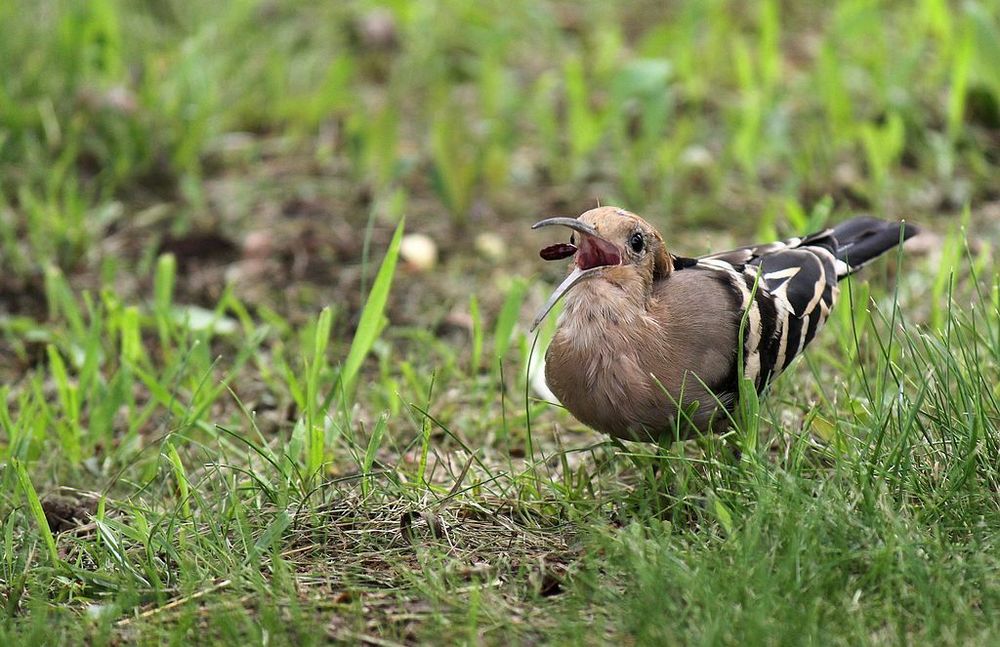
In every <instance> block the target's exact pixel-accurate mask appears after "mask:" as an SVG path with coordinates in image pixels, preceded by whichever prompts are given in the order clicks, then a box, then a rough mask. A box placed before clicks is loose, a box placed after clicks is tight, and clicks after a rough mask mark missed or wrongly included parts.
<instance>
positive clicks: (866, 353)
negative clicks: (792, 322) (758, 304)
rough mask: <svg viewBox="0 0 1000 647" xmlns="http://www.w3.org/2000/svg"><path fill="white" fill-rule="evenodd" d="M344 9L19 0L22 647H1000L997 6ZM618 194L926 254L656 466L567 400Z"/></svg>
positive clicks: (672, 216)
mask: <svg viewBox="0 0 1000 647" xmlns="http://www.w3.org/2000/svg"><path fill="white" fill-rule="evenodd" d="M215 4H218V5H219V6H218V7H215V6H214V5H215ZM321 4H322V5H324V6H322V7H318V6H314V3H304V2H295V1H291V0H289V1H275V2H251V1H248V0H242V1H239V2H231V3H199V2H185V1H183V0H176V1H170V0H165V1H163V2H147V3H139V4H136V3H125V2H116V1H115V0H92V1H90V2H86V3H83V2H70V1H66V2H59V1H56V0H52V1H46V2H40V3H35V2H13V3H4V4H2V5H0V524H2V526H0V528H2V541H3V549H2V550H0V604H2V605H3V608H4V615H3V620H2V623H0V642H2V643H3V644H33V643H45V644H51V643H55V642H69V643H78V642H89V643H114V644H118V643H123V642H141V643H155V642H160V641H165V640H171V641H175V642H188V641H190V640H192V639H201V640H204V641H211V642H220V643H236V642H247V641H250V642H252V643H275V644H284V643H288V642H295V643H311V642H326V641H351V642H358V641H367V642H370V643H373V644H383V645H388V644H396V643H413V642H438V641H441V640H449V641H467V642H484V643H490V644H499V643H509V642H519V643H535V642H546V643H547V642H560V643H561V642H573V643H601V642H625V643H627V644H634V643H640V644H644V643H663V642H668V643H669V642H675V643H708V644H715V643H739V644H746V643H748V642H749V643H764V644H786V643H823V644H829V643H840V644H858V643H875V644H883V643H912V642H917V643H945V644H949V643H951V644H976V643H982V644H988V643H990V642H991V640H992V639H993V637H994V636H996V635H997V632H998V631H1000V626H998V624H1000V620H998V619H1000V546H998V543H997V541H998V540H997V537H998V536H1000V534H998V532H1000V467H998V464H1000V462H998V457H1000V431H998V428H1000V275H998V273H997V269H996V266H995V264H994V260H993V253H994V252H993V249H994V248H995V246H996V245H997V243H998V242H1000V167H998V161H1000V71H998V70H1000V68H998V67H997V66H996V64H995V62H996V61H997V60H998V59H1000V7H998V5H997V4H996V3H995V2H989V1H980V2H967V3H963V4H962V5H961V6H960V7H953V6H951V5H949V4H948V3H946V2H944V0H921V1H920V2H916V3H909V4H902V5H898V6H897V5H895V4H894V5H891V6H883V5H882V4H879V3H873V2H866V1H860V0H842V1H838V2H835V3H822V4H823V6H822V7H821V6H820V3H778V2H773V1H758V2H750V3H747V2H725V1H723V0H713V1H711V2H704V1H700V0H699V1H694V0H692V1H690V2H687V1H679V2H674V3H667V4H666V5H665V6H661V3H655V2H640V3H629V8H627V9H625V8H614V6H613V5H615V4H616V3H604V2H583V3H576V2H544V3H539V2H534V1H527V0H524V1H522V0H507V1H506V2H502V3H501V2H481V3H471V2H463V1H459V0H420V1H413V2H410V1H406V0H398V1H395V2H389V3H386V4H385V6H378V5H377V4H376V3H374V2H361V1H359V2H349V3H321ZM827 5H829V6H827ZM911 5H912V6H911ZM210 6H211V8H210ZM598 203H601V204H620V205H622V206H624V207H626V208H629V209H630V210H633V211H636V212H638V213H641V214H644V215H646V216H647V217H648V218H649V219H650V220H651V221H653V222H654V223H655V224H656V225H657V226H658V227H660V229H661V231H662V232H663V233H664V235H665V237H666V239H667V240H668V242H669V244H670V245H671V246H672V247H673V248H674V249H676V250H677V251H679V252H681V253H684V254H689V255H694V254H698V253H701V252H705V251H708V250H710V249H718V248H721V247H725V246H729V245H735V244H739V243H744V242H752V241H754V240H758V239H765V238H770V237H773V236H779V235H795V234H800V233H804V232H806V231H808V230H811V229H814V228H818V227H821V226H822V225H823V224H825V223H830V222H835V221H838V220H840V219H843V218H846V217H848V216H850V215H852V214H855V213H858V212H868V213H873V214H876V215H879V216H881V217H885V218H893V219H898V218H906V219H908V220H911V221H913V222H917V223H919V224H920V225H921V226H922V227H924V229H925V230H926V234H925V235H923V236H921V237H920V238H919V239H917V240H916V241H914V244H913V245H912V246H910V247H908V248H907V252H906V254H905V255H904V256H902V257H895V256H894V257H891V258H888V259H887V260H886V261H884V262H882V263H880V264H878V265H876V266H873V267H871V268H869V269H868V270H866V271H865V272H864V274H863V275H862V276H861V277H860V280H858V281H854V282H852V283H851V284H850V285H849V286H847V287H845V289H844V298H843V300H842V302H841V304H840V306H839V308H838V311H837V315H836V316H835V317H834V318H833V319H832V320H831V322H830V324H829V325H828V329H827V330H825V331H824V333H823V334H822V335H821V336H820V339H819V340H818V341H817V342H816V343H815V344H814V346H813V347H812V348H811V350H810V352H809V353H808V354H807V357H806V358H805V359H804V360H800V361H798V362H796V363H795V364H794V365H793V367H792V369H791V370H790V371H789V372H788V374H786V375H785V376H784V377H783V378H782V379H781V380H779V382H778V383H777V385H776V386H775V388H774V389H773V390H772V392H771V393H770V394H769V396H768V398H767V399H766V400H765V401H764V402H763V403H762V405H761V408H760V411H759V415H754V414H755V410H754V404H753V403H748V404H747V407H746V410H744V411H743V412H742V414H743V415H744V419H743V422H742V423H741V424H740V425H739V426H738V428H737V429H736V430H735V431H734V432H733V433H732V434H730V435H729V436H728V437H727V438H725V439H722V440H719V439H703V440H700V441H689V442H686V443H665V444H664V445H663V446H662V447H652V446H646V445H629V446H623V445H620V444H617V443H610V442H608V441H607V440H606V439H605V438H603V437H601V436H598V435H596V434H594V433H592V432H589V431H587V430H586V429H583V428H581V427H580V425H579V424H578V423H576V422H575V421H574V420H573V419H572V418H571V417H570V416H569V415H568V414H566V413H565V412H563V411H561V410H559V409H558V407H555V406H552V405H550V404H548V403H545V402H541V401H539V400H537V399H535V398H534V397H532V395H531V392H530V389H529V387H528V385H527V384H526V377H525V376H526V368H527V366H528V365H529V354H530V352H531V349H532V345H533V343H534V341H535V340H534V337H533V336H529V335H527V330H526V329H527V326H528V322H530V320H531V317H532V314H533V312H534V309H535V308H537V307H538V306H539V305H540V304H541V302H542V301H543V300H544V298H545V296H546V290H547V289H548V287H550V286H551V285H552V283H553V282H554V281H556V280H557V279H558V278H559V276H560V274H561V272H562V268H561V267H555V266H553V264H548V265H546V264H544V263H543V262H542V261H541V260H540V259H538V257H537V254H536V252H537V249H539V248H540V247H541V246H542V245H544V244H548V243H550V242H552V241H551V238H550V237H548V236H544V235H542V234H538V233H533V232H531V231H530V230H529V228H528V227H529V225H530V224H531V223H532V222H534V221H535V220H536V219H539V218H541V217H546V216H550V215H576V214H578V213H579V212H581V211H583V210H585V209H588V208H590V207H592V206H595V205H596V204H598ZM404 230H405V233H407V234H421V235H423V236H426V237H428V238H429V239H430V241H431V242H432V243H433V247H434V250H435V252H436V253H435V254H431V255H428V254H426V253H420V250H419V249H415V247H418V245H417V244H416V243H414V239H413V238H407V239H401V238H400V235H401V234H402V232H403V231H404ZM401 243H402V252H401V253H400V244H401ZM555 265H558V264H555ZM324 308H327V310H323V309H324ZM548 335H551V325H549V326H548V327H547V328H546V327H543V331H542V334H541V339H540V341H539V346H543V345H544V341H545V339H546V338H547V336H548ZM537 352H538V351H537V349H536V353H537ZM735 449H739V451H738V452H737V451H734V450H735Z"/></svg>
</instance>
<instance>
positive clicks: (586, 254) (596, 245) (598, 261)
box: [531, 217, 622, 332]
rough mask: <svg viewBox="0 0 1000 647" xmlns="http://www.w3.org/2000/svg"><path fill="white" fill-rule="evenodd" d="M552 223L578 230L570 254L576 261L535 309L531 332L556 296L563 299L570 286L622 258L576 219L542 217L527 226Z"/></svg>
mask: <svg viewBox="0 0 1000 647" xmlns="http://www.w3.org/2000/svg"><path fill="white" fill-rule="evenodd" d="M552 225H562V226H563V227H569V228H570V229H573V230H574V231H578V232H580V234H582V235H581V236H580V246H579V249H578V250H577V251H576V252H575V253H574V254H575V256H576V263H575V266H574V267H573V270H572V271H571V272H570V273H569V276H567V277H566V278H565V279H563V282H562V283H560V284H559V287H557V288H556V289H555V290H554V291H553V292H552V294H551V295H550V296H549V298H548V300H547V301H546V302H545V305H543V306H542V308H541V310H539V311H538V315H537V316H536V317H535V321H534V322H533V323H532V324H531V332H534V331H535V328H537V327H538V324H540V323H541V322H542V320H543V319H544V318H545V315H547V314H549V311H550V310H552V308H553V307H555V305H556V304H557V303H558V302H559V299H561V298H563V297H564V296H565V295H566V293H567V292H569V291H570V289H571V288H572V287H573V286H574V285H576V284H577V283H579V282H580V281H582V280H583V279H585V278H587V277H588V276H590V275H591V274H594V273H595V272H597V271H598V270H600V269H602V268H605V267H608V266H609V265H619V264H620V263H621V260H622V257H621V252H620V251H619V250H618V246H617V245H615V244H614V243H612V242H611V241H609V240H607V239H606V238H603V237H602V236H601V235H600V234H598V233H597V230H596V229H594V228H593V226H591V225H589V224H587V223H585V222H583V221H581V220H577V219H576V218H564V217H558V218H546V219H545V220H541V221H539V222H536V223H535V224H533V225H532V226H531V228H532V229H540V228H542V227H551V226H552Z"/></svg>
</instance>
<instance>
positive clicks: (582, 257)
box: [576, 234, 622, 270]
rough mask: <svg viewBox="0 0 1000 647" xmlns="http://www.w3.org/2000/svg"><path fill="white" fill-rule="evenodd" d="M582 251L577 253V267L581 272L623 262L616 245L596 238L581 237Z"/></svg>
mask: <svg viewBox="0 0 1000 647" xmlns="http://www.w3.org/2000/svg"><path fill="white" fill-rule="evenodd" d="M581 238H582V240H581V241H580V249H579V251H577V253H576V266H577V267H579V268H580V269H581V270H589V269H591V268H594V267H603V266H605V265H618V264H620V263H621V262H622V257H621V254H620V253H619V252H618V248H617V247H616V246H615V245H614V243H610V242H608V241H606V240H604V239H603V238H598V237H596V236H588V235H586V234H583V235H582V236H581Z"/></svg>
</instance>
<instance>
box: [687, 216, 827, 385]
mask: <svg viewBox="0 0 1000 647" xmlns="http://www.w3.org/2000/svg"><path fill="white" fill-rule="evenodd" d="M835 246H836V242H835V241H834V240H833V239H832V238H831V237H830V232H829V231H824V232H820V233H817V234H814V235H812V236H809V237H808V238H804V239H803V238H793V239H789V240H786V241H781V242H775V243H769V244H767V245H756V246H750V247H743V248H739V249H735V250H729V251H726V252H722V253H718V254H712V255H709V256H703V257H701V258H698V259H694V265H695V266H696V267H699V268H703V269H711V270H714V271H716V272H720V273H723V274H725V275H726V276H727V277H728V282H729V284H730V286H731V287H732V289H733V292H734V295H735V296H736V298H737V300H738V302H739V308H740V311H741V312H743V313H745V316H746V323H745V326H744V332H743V367H744V369H743V375H744V376H745V377H746V378H747V379H749V380H751V381H752V382H753V383H754V384H755V386H756V388H757V390H758V391H759V390H762V389H763V388H764V387H765V386H767V384H768V383H769V382H770V381H771V379H773V378H774V377H775V376H776V375H778V374H779V373H780V372H781V371H783V370H784V369H785V368H786V367H787V366H788V365H789V364H790V363H791V361H792V360H793V359H794V358H795V357H796V356H797V355H798V354H799V353H801V352H802V350H803V349H804V348H805V347H806V346H807V345H808V344H809V342H810V341H812V339H813V338H814V337H815V336H816V333H817V332H818V331H819V329H820V328H822V326H823V324H824V323H825V322H826V320H827V318H828V317H829V314H830V309H831V308H832V307H833V305H834V303H835V301H836V299H837V294H838V287H837V280H838V275H839V273H840V272H842V271H843V269H844V268H843V267H841V266H843V265H844V263H843V262H841V261H839V260H838V259H837V258H836V256H835V255H834V253H833V249H835V248H836V247H835ZM733 371H734V376H735V374H736V367H735V366H734V367H733Z"/></svg>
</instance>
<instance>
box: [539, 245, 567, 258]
mask: <svg viewBox="0 0 1000 647" xmlns="http://www.w3.org/2000/svg"><path fill="white" fill-rule="evenodd" d="M575 253H576V245H573V244H571V243H556V244H555V245H549V246H548V247H546V248H544V249H543V250H542V251H540V252H538V255H539V256H541V257H542V258H543V259H545V260H547V261H561V260H562V259H564V258H569V257H570V256H572V255H573V254H575Z"/></svg>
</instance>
